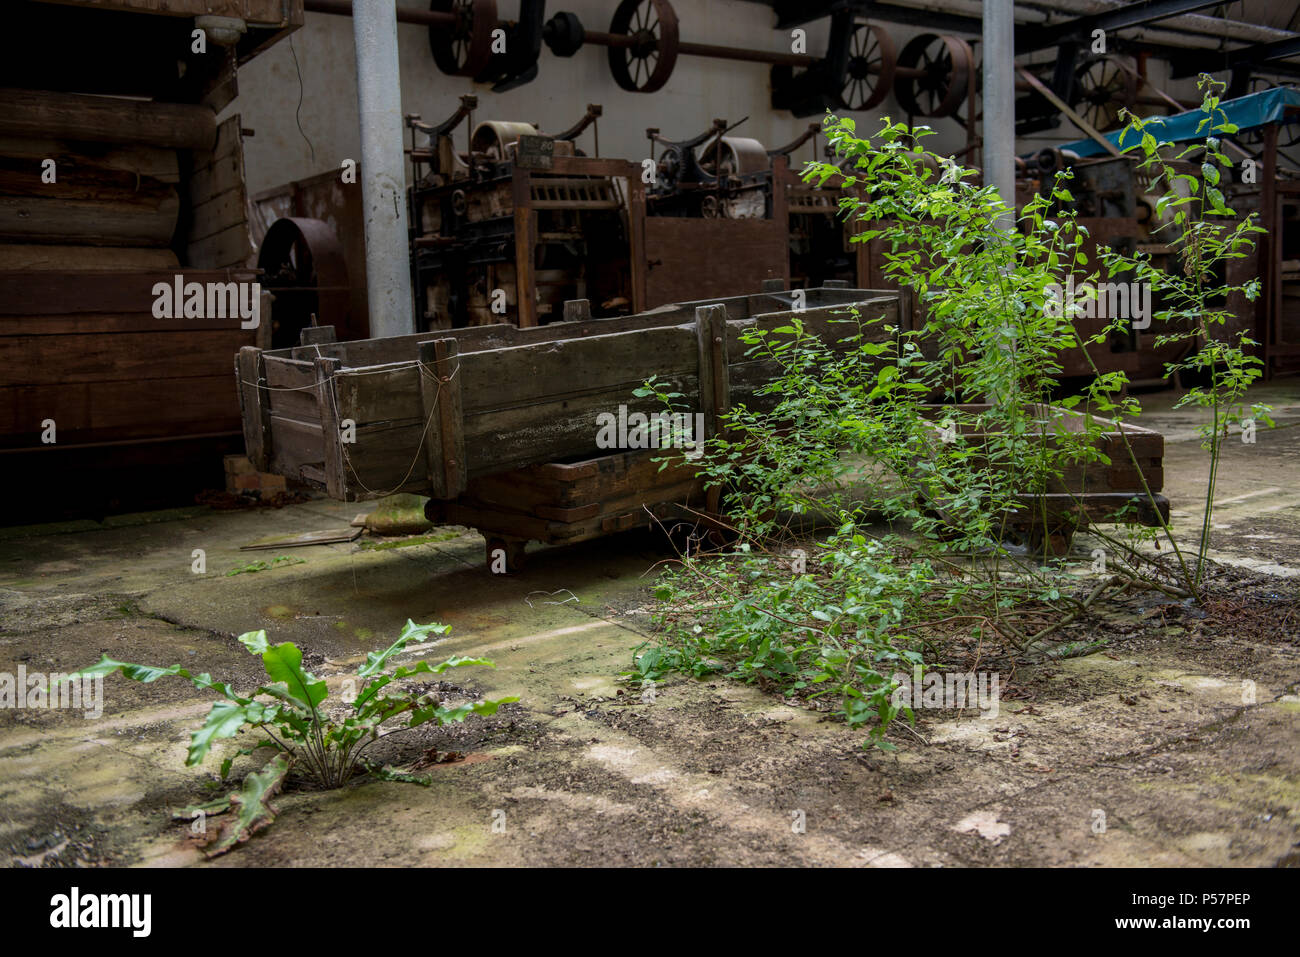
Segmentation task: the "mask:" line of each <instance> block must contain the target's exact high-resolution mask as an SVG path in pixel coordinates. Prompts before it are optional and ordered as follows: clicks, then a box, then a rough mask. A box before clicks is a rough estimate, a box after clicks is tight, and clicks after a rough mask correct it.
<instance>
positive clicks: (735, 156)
mask: <svg viewBox="0 0 1300 957" xmlns="http://www.w3.org/2000/svg"><path fill="white" fill-rule="evenodd" d="M719 156H720V157H721V158H720V159H719ZM769 165H770V161H769V159H768V156H767V150H766V149H765V148H764V146H763V144H762V143H760V142H759V141H758V140H755V139H750V138H749V137H747V136H724V137H723V138H722V143H721V147H719V144H717V143H711V144H709V145H708V146H706V147H704V148H703V149H702V150H701V152H700V169H702V170H704V172H706V173H709V174H711V175H713V176H745V175H747V174H749V173H761V172H762V171H763V170H765V169H767V168H768V166H769Z"/></svg>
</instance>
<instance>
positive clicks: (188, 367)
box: [0, 320, 252, 385]
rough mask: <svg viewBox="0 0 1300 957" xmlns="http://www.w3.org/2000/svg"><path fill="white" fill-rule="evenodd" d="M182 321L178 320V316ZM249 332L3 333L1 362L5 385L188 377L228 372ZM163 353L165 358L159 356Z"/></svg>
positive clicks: (249, 338) (244, 343) (248, 337)
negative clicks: (14, 334) (57, 334)
mask: <svg viewBox="0 0 1300 957" xmlns="http://www.w3.org/2000/svg"><path fill="white" fill-rule="evenodd" d="M181 321H183V320H181ZM251 339H252V334H251V332H245V331H243V330H240V329H234V330H228V331H197V332H176V333H172V334H163V333H138V334H136V333H130V334H123V335H115V336H104V335H64V336H41V335H30V336H5V337H3V338H0V367H3V368H4V369H5V370H6V378H7V380H8V384H10V385H55V384H58V383H68V382H110V381H115V380H121V379H137V380H144V379H192V378H195V377H196V376H204V375H212V374H214V373H218V372H228V370H229V369H230V362H231V359H232V358H233V357H234V355H235V353H236V352H237V351H239V349H240V347H241V346H245V345H248V344H249V342H250V341H251ZM160 355H166V356H167V357H168V359H167V361H166V362H159V361H158V357H159V356H160Z"/></svg>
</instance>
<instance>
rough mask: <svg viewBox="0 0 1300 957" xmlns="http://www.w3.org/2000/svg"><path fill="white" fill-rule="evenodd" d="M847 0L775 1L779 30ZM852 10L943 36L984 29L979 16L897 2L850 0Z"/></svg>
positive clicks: (828, 11)
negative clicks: (905, 5) (922, 28)
mask: <svg viewBox="0 0 1300 957" xmlns="http://www.w3.org/2000/svg"><path fill="white" fill-rule="evenodd" d="M843 2H845V0H772V9H774V10H775V11H776V16H777V24H776V28H777V29H778V30H785V29H788V28H789V27H797V26H801V25H802V24H805V23H811V22H812V21H814V20H820V19H821V18H822V17H826V16H830V14H831V11H832V10H833V9H834V8H835V7H838V6H840V5H841V3H843ZM848 3H849V5H850V6H851V7H852V8H853V11H854V12H855V13H857V14H859V15H860V16H863V17H867V18H869V19H871V20H880V21H884V22H885V23H901V24H902V25H903V26H908V27H928V28H929V29H931V30H934V31H938V32H943V33H960V34H966V35H971V36H980V35H981V34H982V33H983V30H984V24H983V21H981V20H980V19H979V18H978V17H966V16H962V15H961V14H957V13H937V12H935V11H933V10H921V9H919V8H916V7H902V6H899V5H898V4H894V3H877V2H876V0H848Z"/></svg>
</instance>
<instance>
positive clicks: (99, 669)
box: [54, 655, 249, 702]
mask: <svg viewBox="0 0 1300 957" xmlns="http://www.w3.org/2000/svg"><path fill="white" fill-rule="evenodd" d="M114 671H120V672H121V673H122V675H123V676H124V677H126V678H130V679H131V680H132V681H138V682H140V683H141V684H151V683H152V682H155V681H157V680H158V679H159V678H168V677H172V676H175V677H177V678H184V679H185V680H186V681H188V682H189V683H190V684H192V685H194V687H196V688H198V689H199V690H200V691H209V690H211V691H215V692H217V693H218V694H220V695H223V696H224V697H227V698H229V699H230V700H232V701H239V702H247V701H248V700H249V699H248V698H241V697H239V696H238V695H236V694H235V693H234V692H232V691H231V690H230V686H229V685H227V684H224V683H222V682H220V681H213V680H212V675H210V674H207V673H206V672H205V673H203V674H197V675H196V674H191V673H190V672H189V671H186V670H185V669H184V668H182V667H181V666H180V665H172V666H171V667H170V668H158V667H156V666H154V665H135V664H131V663H130V662H126V661H114V660H113V659H112V658H110V657H108V655H104V656H103V657H102V658H100V659H99V661H97V662H96V663H95V664H93V665H91V666H90V667H89V668H82V669H81V670H80V671H74V672H73V673H72V674H70V675H66V676H64V677H63V678H61V679H59V680H58V681H56V682H54V686H55V687H57V686H59V685H61V684H64V683H65V682H69V681H76V680H80V679H81V678H93V677H95V676H96V675H107V674H111V673H112V672H114Z"/></svg>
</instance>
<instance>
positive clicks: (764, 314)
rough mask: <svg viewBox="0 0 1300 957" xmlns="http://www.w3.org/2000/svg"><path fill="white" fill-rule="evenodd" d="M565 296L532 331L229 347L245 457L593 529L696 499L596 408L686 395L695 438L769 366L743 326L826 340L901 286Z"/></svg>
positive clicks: (552, 527)
mask: <svg viewBox="0 0 1300 957" xmlns="http://www.w3.org/2000/svg"><path fill="white" fill-rule="evenodd" d="M568 307H569V308H567V309H566V316H572V317H573V318H571V319H570V320H569V321H565V322H558V323H551V324H548V325H545V326H540V327H534V328H523V329H521V328H517V327H515V326H512V325H496V326H477V327H472V328H465V329H456V330H450V331H439V332H430V333H418V334H415V335H410V336H400V337H392V338H386V339H365V340H359V341H355V342H335V341H333V334H332V330H330V329H328V328H326V327H322V328H314V329H307V330H304V332H303V340H304V341H303V343H302V344H300V345H298V346H296V347H293V348H290V349H278V350H273V351H264V350H261V349H257V348H252V347H249V348H245V349H242V350H240V353H239V355H238V357H237V359H236V372H237V378H238V384H239V394H240V402H241V407H242V410H243V422H244V437H245V441H246V444H247V449H248V455H249V457H250V458H251V459H252V460H253V462H254V463H255V464H256V465H257V467H258V468H259V469H260V470H263V471H269V472H274V473H278V474H280V475H284V476H286V477H289V478H293V479H298V480H301V481H304V482H307V483H309V484H312V485H315V486H317V487H320V488H323V489H325V490H326V491H327V492H328V493H329V495H330V496H331V497H333V498H336V499H340V500H343V501H359V500H364V499H370V498H377V497H381V496H383V495H388V494H392V493H395V492H413V493H417V494H420V495H427V496H430V497H431V498H432V500H433V501H431V502H430V506H429V514H430V516H431V517H434V518H435V519H436V520H440V521H449V522H455V523H457V524H468V525H473V526H475V527H478V528H481V529H483V530H484V531H485V533H487V534H489V536H490V537H492V536H495V537H498V538H502V539H503V540H510V539H522V540H527V539H540V540H542V541H552V542H558V541H575V540H580V539H582V538H590V537H593V536H595V535H600V534H605V533H607V532H610V531H615V530H618V529H620V528H624V527H627V526H628V525H629V524H631V523H632V522H633V521H634V519H633V518H631V517H629V516H634V515H641V516H644V514H645V511H644V510H645V508H646V507H651V508H653V507H654V506H658V505H662V504H664V503H666V502H681V501H685V500H688V499H693V498H699V497H700V488H699V483H698V482H697V481H696V480H695V479H694V476H693V474H692V473H690V471H689V470H682V469H668V470H664V471H663V472H661V471H660V470H659V468H658V465H657V464H654V465H650V464H649V461H650V459H651V458H653V457H662V456H663V455H664V453H663V452H662V451H658V450H647V451H641V452H637V451H629V450H627V449H626V447H624V448H616V449H609V450H604V449H601V448H600V447H598V443H597V436H598V431H599V429H598V424H597V423H598V417H599V416H600V415H601V414H602V413H607V414H609V415H614V416H617V415H619V414H620V408H621V409H622V414H623V415H624V416H632V415H634V414H636V413H641V414H646V415H650V414H654V413H657V412H661V411H662V406H661V404H660V403H659V402H658V400H657V399H655V398H654V397H638V396H637V395H636V394H635V391H636V390H637V389H638V388H639V387H640V386H641V385H642V384H643V383H644V382H645V381H646V380H647V379H649V378H651V377H652V376H655V377H657V378H658V381H659V383H662V384H663V385H664V386H665V387H667V388H668V389H669V390H670V391H674V392H678V393H681V394H682V396H683V397H684V398H683V400H682V401H683V403H684V405H685V406H686V407H688V408H689V410H690V412H691V413H699V414H701V415H702V416H703V425H704V431H705V436H706V437H707V436H708V435H711V434H713V432H714V431H715V430H716V427H717V419H718V416H719V415H720V414H721V413H722V412H724V411H725V410H726V409H727V408H728V407H729V406H730V405H731V404H732V403H735V402H739V401H743V402H746V403H749V404H750V405H751V407H752V406H753V405H754V404H755V402H756V401H760V400H758V399H756V397H755V393H756V391H757V390H758V389H759V388H760V386H762V385H763V384H764V383H766V382H768V381H770V379H771V378H772V376H773V375H774V374H775V372H776V371H777V369H776V367H775V365H774V363H772V362H770V361H766V360H762V359H755V358H753V357H750V356H747V355H746V351H747V349H748V347H747V346H746V345H745V344H744V343H742V341H741V336H742V335H744V333H745V332H746V330H750V329H769V330H770V329H775V328H777V327H779V326H783V325H788V324H789V322H790V320H791V318H792V317H793V316H794V315H796V314H797V315H798V317H799V319H800V320H801V321H802V323H803V325H804V328H806V329H808V330H809V331H811V332H813V333H815V334H817V335H819V336H821V337H822V338H823V339H824V340H825V341H827V342H834V341H837V340H839V339H843V338H845V337H847V336H849V335H851V334H856V333H857V332H858V327H857V326H856V325H855V324H853V319H852V315H851V310H852V309H857V310H858V312H859V313H860V314H861V315H862V316H863V317H864V318H866V317H868V316H870V317H873V318H874V317H878V316H883V317H884V318H885V320H886V322H885V323H884V325H887V326H895V327H896V326H897V325H898V321H899V317H898V296H897V294H896V293H887V292H876V291H871V290H861V289H848V288H836V287H831V288H817V289H809V290H799V291H798V292H787V291H781V290H771V291H767V292H764V293H761V294H757V295H751V296H737V297H732V298H726V299H717V300H708V301H703V302H690V303H681V304H675V305H671V306H663V307H660V308H659V309H656V310H653V311H650V312H646V313H642V314H639V315H635V316H628V317H623V318H616V319H590V318H585V317H584V316H583V312H584V310H583V308H582V307H583V303H581V302H579V303H569V304H568ZM878 328H879V327H878ZM886 334H888V333H885V332H883V331H882V332H881V333H880V335H886ZM593 463H594V464H593ZM701 504H703V503H702V501H701ZM512 530H513V532H512Z"/></svg>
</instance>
